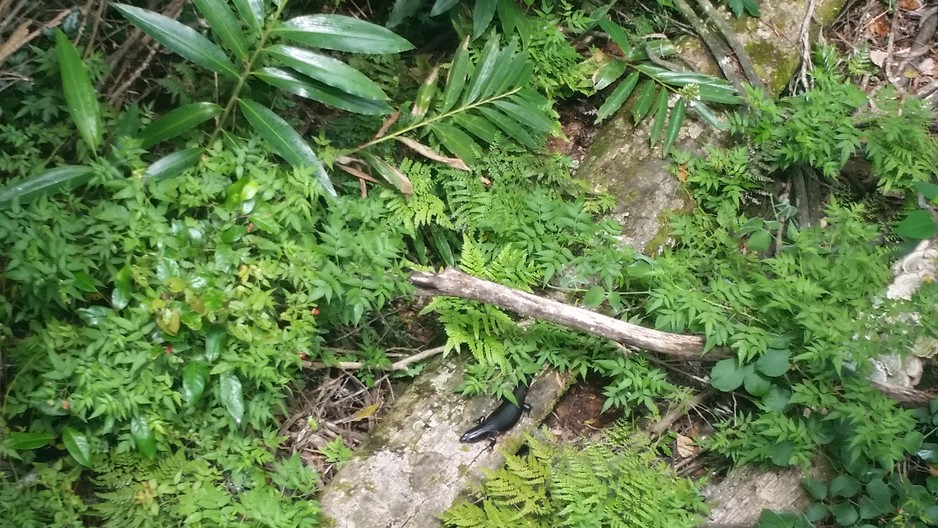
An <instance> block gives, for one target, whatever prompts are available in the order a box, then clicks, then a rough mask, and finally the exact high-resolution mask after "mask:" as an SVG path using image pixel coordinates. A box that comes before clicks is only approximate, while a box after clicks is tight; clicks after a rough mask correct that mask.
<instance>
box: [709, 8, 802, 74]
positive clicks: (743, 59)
mask: <svg viewBox="0 0 938 528" xmlns="http://www.w3.org/2000/svg"><path fill="white" fill-rule="evenodd" d="M812 1H813V0H812ZM697 5H699V6H700V8H701V9H703V11H704V13H705V14H706V15H707V19H708V20H710V21H711V22H713V25H715V26H716V27H717V29H718V30H719V31H720V34H722V35H723V39H724V40H726V43H727V44H729V45H730V48H732V49H733V53H735V54H736V60H737V61H739V66H740V67H741V68H742V69H743V73H744V74H746V79H747V80H749V84H751V85H753V86H757V87H759V88H764V87H765V84H763V82H762V79H760V78H759V74H758V73H756V66H755V64H753V63H752V59H750V58H749V54H747V53H746V48H744V47H743V45H742V43H741V42H740V41H739V39H738V38H736V34H735V33H733V30H732V29H730V26H729V24H727V23H726V21H725V20H723V16H722V15H721V14H720V12H719V11H717V10H716V8H714V7H713V4H711V3H710V2H709V0H697Z"/></svg>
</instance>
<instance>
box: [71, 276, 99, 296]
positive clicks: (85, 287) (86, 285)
mask: <svg viewBox="0 0 938 528" xmlns="http://www.w3.org/2000/svg"><path fill="white" fill-rule="evenodd" d="M73 275H74V277H75V281H74V282H75V287H76V288H78V289H79V290H81V291H84V292H88V293H94V292H96V291H98V288H97V287H95V285H94V279H92V278H91V275H88V274H87V273H86V272H84V271H76V272H74V273H73Z"/></svg>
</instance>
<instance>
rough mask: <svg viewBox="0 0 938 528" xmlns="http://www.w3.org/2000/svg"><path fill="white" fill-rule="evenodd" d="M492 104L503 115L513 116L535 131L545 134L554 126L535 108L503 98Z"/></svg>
mask: <svg viewBox="0 0 938 528" xmlns="http://www.w3.org/2000/svg"><path fill="white" fill-rule="evenodd" d="M515 101H519V102H520V100H517V99H516V100H515ZM492 104H494V105H495V106H496V107H497V108H498V109H499V110H501V111H502V112H504V113H505V115H507V116H509V117H512V118H514V119H515V120H516V121H518V122H520V123H523V124H524V125H526V126H527V127H528V128H530V129H532V130H535V131H537V132H540V133H544V134H546V133H547V132H550V131H551V129H553V128H554V124H553V123H552V122H551V120H550V119H548V118H547V116H545V115H544V114H542V113H541V112H538V111H537V110H534V109H531V108H526V107H524V106H522V105H519V104H517V103H516V102H513V101H510V100H505V99H499V100H497V101H495V102H494V103H492Z"/></svg>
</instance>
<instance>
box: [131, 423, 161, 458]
mask: <svg viewBox="0 0 938 528" xmlns="http://www.w3.org/2000/svg"><path fill="white" fill-rule="evenodd" d="M130 436H131V437H132V438H133V439H134V444H135V445H136V446H137V451H140V454H142V455H143V456H145V457H147V458H148V459H150V460H153V459H154V458H156V437H154V435H153V431H152V430H151V429H150V424H149V423H148V422H147V419H146V418H144V417H142V416H134V417H133V418H131V419H130Z"/></svg>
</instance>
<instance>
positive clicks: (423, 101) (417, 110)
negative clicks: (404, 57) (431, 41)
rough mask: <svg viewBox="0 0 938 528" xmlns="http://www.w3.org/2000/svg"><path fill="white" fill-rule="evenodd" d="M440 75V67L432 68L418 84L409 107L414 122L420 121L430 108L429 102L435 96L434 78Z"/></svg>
mask: <svg viewBox="0 0 938 528" xmlns="http://www.w3.org/2000/svg"><path fill="white" fill-rule="evenodd" d="M439 75H440V67H439V66H437V67H436V68H433V71H431V72H430V75H427V78H426V80H424V81H423V83H422V84H421V85H420V88H419V89H418V90H417V97H416V98H415V99H414V105H413V106H412V107H411V109H410V115H411V117H412V118H413V121H414V122H417V121H420V120H421V119H423V118H424V116H426V115H427V112H428V111H429V110H430V103H431V102H432V101H433V98H434V97H435V96H436V80H437V77H439Z"/></svg>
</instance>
